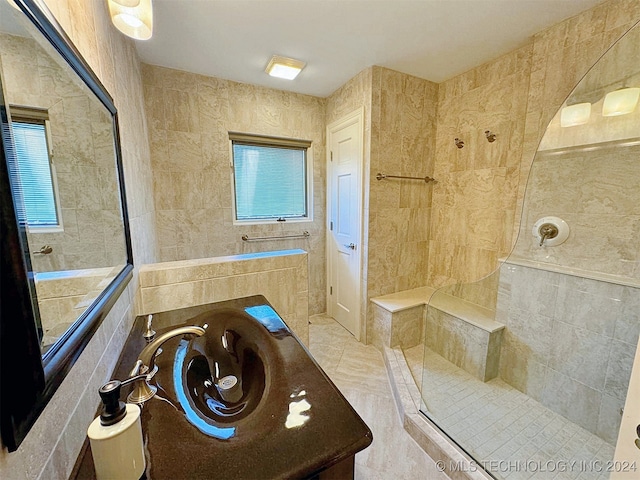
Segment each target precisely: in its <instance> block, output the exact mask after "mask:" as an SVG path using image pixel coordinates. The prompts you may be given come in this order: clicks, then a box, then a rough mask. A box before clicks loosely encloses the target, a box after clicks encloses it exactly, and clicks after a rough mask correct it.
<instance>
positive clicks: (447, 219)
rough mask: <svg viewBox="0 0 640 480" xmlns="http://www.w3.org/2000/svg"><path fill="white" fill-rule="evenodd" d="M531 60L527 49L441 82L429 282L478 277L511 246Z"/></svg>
mask: <svg viewBox="0 0 640 480" xmlns="http://www.w3.org/2000/svg"><path fill="white" fill-rule="evenodd" d="M531 57H532V46H531V45H527V46H525V47H522V48H520V49H518V50H515V51H512V52H510V53H508V54H506V55H504V56H502V57H500V58H498V59H497V60H494V61H492V62H488V63H485V64H484V65H481V66H480V67H477V68H475V69H473V70H470V71H468V72H466V73H464V74H462V75H459V76H457V77H454V78H452V79H450V80H447V81H445V82H443V83H442V84H440V89H439V96H438V129H437V135H436V150H435V159H434V163H435V167H434V174H433V175H434V177H435V178H436V179H437V180H438V183H437V184H435V185H434V187H433V201H432V202H433V207H432V211H433V212H432V216H431V226H430V231H431V232H432V234H431V235H430V237H429V260H428V267H427V268H426V269H425V272H426V281H427V283H428V284H429V285H432V286H436V287H437V286H442V285H447V284H450V283H455V282H469V281H474V280H477V279H479V278H481V277H482V276H484V275H486V274H488V273H490V272H491V271H493V270H494V269H495V268H496V266H497V259H498V258H499V257H500V256H502V255H505V254H506V253H508V252H509V250H510V249H511V243H512V231H513V224H514V222H515V221H516V220H515V217H516V211H515V208H516V195H517V191H518V190H517V189H518V181H519V179H520V162H521V156H522V141H523V134H524V126H525V116H526V109H527V92H528V89H529V72H530V69H531ZM486 130H490V131H491V132H493V133H495V134H496V136H497V139H496V141H495V142H493V143H489V142H488V141H487V139H486V137H485V133H484V132H485V131H486ZM455 138H459V139H461V140H462V141H464V147H463V148H461V149H460V148H458V147H456V145H455Z"/></svg>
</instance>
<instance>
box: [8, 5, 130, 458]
mask: <svg viewBox="0 0 640 480" xmlns="http://www.w3.org/2000/svg"><path fill="white" fill-rule="evenodd" d="M0 1H2V0H0ZM14 1H15V3H16V4H17V5H18V6H19V8H20V9H21V10H22V11H23V13H24V14H25V15H26V16H27V18H28V19H29V20H30V21H31V22H32V23H33V25H34V26H35V27H36V28H37V29H38V30H39V31H40V33H42V34H43V35H44V37H45V38H46V39H47V40H48V41H49V42H50V44H51V45H52V46H53V47H54V49H55V50H56V51H57V52H58V53H59V54H60V55H61V56H62V58H63V59H64V60H65V61H66V62H67V63H68V64H69V66H71V68H72V69H73V70H74V71H75V73H76V74H77V75H78V76H79V77H80V79H81V80H82V81H84V83H85V84H86V86H87V87H88V88H89V90H91V92H93V94H94V95H95V96H96V97H97V99H98V100H99V101H100V102H101V103H102V104H103V105H104V106H105V108H106V109H107V110H108V111H109V113H110V114H111V118H112V125H113V135H114V150H115V157H116V158H115V161H116V168H117V175H118V179H117V180H118V186H119V189H120V202H121V208H122V220H123V228H124V234H125V248H126V256H127V258H126V265H125V267H124V268H123V269H122V270H121V271H120V273H119V274H118V275H117V276H116V277H115V278H114V280H113V281H112V282H111V283H110V284H109V285H108V287H107V288H106V289H105V290H104V291H103V292H102V293H101V294H100V296H98V297H97V298H96V300H95V301H94V302H93V304H91V305H90V306H89V307H88V308H87V310H86V311H85V312H84V313H83V314H82V315H81V316H80V317H78V319H77V320H76V321H75V322H74V324H73V325H72V327H71V328H70V329H69V330H67V331H66V332H65V333H64V334H63V335H62V337H60V339H58V341H57V342H56V343H54V344H53V345H52V346H51V348H50V349H49V350H48V351H47V352H46V353H45V354H44V355H42V354H41V352H40V346H39V344H40V341H39V338H38V334H37V331H36V323H35V320H36V318H37V316H38V311H37V308H34V307H33V304H32V297H31V294H30V288H33V285H34V283H33V272H31V271H30V270H31V267H30V259H29V250H28V248H29V247H28V244H27V242H26V232H25V228H24V227H21V226H20V225H19V224H18V221H17V219H16V214H15V209H14V204H13V198H12V195H11V189H10V186H9V177H8V170H7V163H6V155H5V152H6V150H5V148H6V147H5V145H4V139H3V138H2V136H0V147H1V148H0V163H1V165H0V232H1V238H2V240H1V241H0V243H1V244H2V245H1V246H0V248H1V250H0V252H1V256H2V258H0V285H1V296H0V431H1V434H2V443H3V444H4V446H6V447H7V448H8V450H9V451H10V452H12V451H15V450H17V448H18V446H19V445H20V443H21V442H22V441H23V440H24V438H25V437H26V435H27V433H28V432H29V430H30V429H31V427H32V426H33V424H34V423H35V421H36V420H37V418H38V416H39V415H40V414H41V413H42V411H43V410H44V408H45V407H46V405H47V403H48V402H49V400H50V399H51V398H52V397H53V395H54V394H55V392H56V390H57V389H58V387H59V386H60V385H61V384H62V381H63V380H64V379H65V377H66V375H67V374H68V373H69V371H70V370H71V367H72V366H73V365H74V364H75V362H76V360H78V358H79V357H80V354H81V353H82V351H83V350H84V348H85V347H86V346H87V344H88V343H89V341H90V340H91V337H92V336H93V334H94V333H95V332H96V330H97V329H98V327H99V326H100V324H101V323H102V321H103V320H104V318H105V317H106V316H107V314H108V313H109V311H110V310H111V308H112V307H113V305H114V304H115V302H116V301H117V300H118V298H119V297H120V295H121V294H122V292H123V291H124V289H125V287H126V286H127V284H128V283H129V281H130V280H131V278H132V277H133V273H132V272H133V253H132V246H131V234H130V230H129V217H128V212H127V202H126V195H125V184H124V172H123V168H122V154H121V150H120V134H119V129H118V115H117V110H116V107H115V105H114V103H113V99H112V98H111V96H110V95H109V93H108V92H107V90H106V89H105V87H104V86H103V85H102V83H101V82H100V80H99V79H98V77H97V76H96V75H95V73H94V72H93V71H92V70H91V68H90V66H89V64H88V63H87V62H86V61H85V60H84V59H83V58H82V55H81V54H80V52H79V51H78V50H77V49H76V47H75V46H74V45H73V43H72V42H71V40H70V39H69V37H68V36H67V35H66V33H65V32H64V30H63V29H62V28H61V26H60V25H59V24H58V22H57V21H56V19H55V17H54V16H53V14H52V13H51V12H50V10H49V9H48V8H47V6H46V5H45V4H44V2H43V1H42V0H14ZM1 81H2V78H1V75H0V87H1ZM0 92H1V91H0ZM0 126H1V127H2V128H3V129H4V128H7V126H8V115H7V104H6V103H5V99H4V98H3V95H1V94H0Z"/></svg>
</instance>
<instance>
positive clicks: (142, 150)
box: [0, 0, 157, 480]
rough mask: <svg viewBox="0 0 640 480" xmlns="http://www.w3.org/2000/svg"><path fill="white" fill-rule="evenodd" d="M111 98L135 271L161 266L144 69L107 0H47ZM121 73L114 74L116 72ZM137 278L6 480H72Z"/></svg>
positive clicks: (125, 326)
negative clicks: (115, 25) (117, 126)
mask: <svg viewBox="0 0 640 480" xmlns="http://www.w3.org/2000/svg"><path fill="white" fill-rule="evenodd" d="M45 3H46V4H47V6H48V7H49V8H50V9H51V11H52V13H53V14H54V16H55V18H56V19H57V20H58V22H59V23H60V24H61V26H62V28H63V29H64V30H65V32H66V33H67V35H68V36H69V37H70V38H71V40H72V41H73V43H74V45H75V46H76V47H77V48H78V49H79V51H80V52H81V54H82V55H83V57H84V58H85V59H86V60H87V62H88V63H89V65H90V66H91V68H92V69H93V71H94V72H95V73H96V74H97V76H98V77H99V78H100V80H101V81H102V83H103V84H104V85H105V87H106V88H107V90H108V91H109V92H110V94H111V95H112V96H113V98H114V101H115V104H116V107H117V108H118V117H119V123H120V137H121V143H122V154H123V163H124V173H125V183H126V193H127V206H128V209H129V221H130V227H131V236H132V240H133V255H134V261H135V263H136V265H140V264H143V263H153V262H155V261H157V253H156V252H157V248H156V231H155V212H154V203H153V191H152V190H153V182H152V176H151V162H150V155H149V145H148V142H147V138H148V136H147V131H146V130H147V127H146V118H145V115H144V103H143V93H142V81H141V75H140V63H139V61H138V57H137V54H136V51H135V47H134V44H133V41H130V40H128V39H126V37H124V36H122V35H121V34H120V33H118V32H117V31H116V30H115V29H114V28H113V27H112V25H111V20H110V18H109V15H108V11H107V4H106V2H104V1H102V0H45ZM116 73H117V74H116ZM137 291H138V275H137V271H135V273H134V279H133V281H132V282H131V283H130V285H129V286H128V287H127V289H126V290H125V291H124V292H123V294H122V295H121V296H120V298H119V299H118V301H117V302H116V305H115V306H114V307H113V308H112V310H111V312H110V313H109V315H108V316H107V318H106V319H105V320H104V322H103V324H102V325H101V326H100V328H99V329H98V331H97V332H96V334H95V335H94V336H93V338H92V339H91V342H90V343H89V345H88V346H87V347H86V348H85V350H84V351H83V353H82V355H81V356H80V358H79V359H78V361H77V362H76V364H75V365H74V367H73V369H72V370H71V371H70V373H69V375H68V376H67V377H66V379H65V380H64V382H63V383H62V385H61V386H60V388H59V390H58V392H57V393H56V395H55V396H54V397H53V399H52V401H51V402H50V403H49V405H48V406H47V408H46V409H45V410H44V412H43V413H42V414H41V415H40V417H39V418H38V420H37V422H36V423H35V425H34V426H33V428H32V429H31V431H30V432H29V434H28V435H27V437H26V439H25V441H24V443H23V444H22V446H21V447H20V448H19V449H18V450H17V451H16V452H13V453H10V454H9V453H8V452H7V451H6V449H4V448H3V449H2V450H0V477H1V478H2V479H3V480H5V479H6V480H13V479H16V480H24V479H36V478H42V479H50V478H67V477H68V476H69V473H70V472H71V469H72V468H73V465H74V462H75V459H76V457H77V455H78V452H79V451H80V448H81V446H82V443H83V442H84V439H85V436H86V429H87V427H88V425H89V423H91V421H92V420H93V416H94V415H95V412H96V409H97V407H98V404H99V398H98V395H97V389H98V387H99V386H100V385H102V384H103V383H105V382H106V381H107V380H108V379H109V375H110V374H111V371H112V370H113V367H114V366H115V362H116V360H117V359H118V356H119V354H120V351H121V349H122V346H123V345H124V341H125V340H126V338H127V335H128V334H129V331H130V330H131V325H132V322H133V318H134V315H135V312H134V310H135V298H136V295H137Z"/></svg>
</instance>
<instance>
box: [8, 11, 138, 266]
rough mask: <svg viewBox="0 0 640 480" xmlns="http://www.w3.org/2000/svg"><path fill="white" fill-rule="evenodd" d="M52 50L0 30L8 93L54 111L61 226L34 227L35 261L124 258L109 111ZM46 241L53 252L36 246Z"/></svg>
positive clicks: (103, 262)
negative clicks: (50, 229) (44, 230)
mask: <svg viewBox="0 0 640 480" xmlns="http://www.w3.org/2000/svg"><path fill="white" fill-rule="evenodd" d="M11 13H13V12H11ZM51 55H57V53H56V52H55V51H54V50H53V49H52V48H47V49H45V48H43V47H42V46H40V44H38V42H37V41H36V40H34V39H33V38H31V37H19V36H15V35H7V34H2V35H0V60H1V61H2V72H3V78H4V94H5V101H7V102H8V103H9V104H10V105H16V106H23V107H31V108H40V109H45V110H46V111H47V112H48V116H49V123H48V127H49V128H48V132H47V135H48V140H49V144H50V147H51V151H52V162H53V165H54V166H55V171H54V179H57V181H56V182H55V184H56V186H57V191H56V199H57V202H59V205H60V214H61V221H62V225H63V228H64V232H56V233H40V232H38V231H37V230H36V229H33V230H31V231H30V232H29V233H28V242H29V247H30V251H31V252H32V255H31V264H32V265H33V268H34V271H36V272H50V271H54V270H76V269H86V268H91V267H107V266H110V265H118V264H123V263H125V260H126V250H125V241H124V234H123V231H122V220H121V216H120V199H119V197H118V191H117V189H116V188H114V187H115V185H117V181H118V178H117V174H116V163H115V153H114V151H113V144H112V142H111V131H112V125H111V117H110V116H109V115H107V113H108V112H107V111H106V109H104V108H103V107H102V105H101V104H100V103H99V101H98V100H93V99H91V98H90V97H89V96H88V91H87V88H86V87H81V86H80V85H78V84H77V82H76V78H77V77H76V76H75V74H74V73H73V72H72V71H71V68H70V67H68V66H61V65H60V64H58V63H57V62H56V60H55V59H53V58H52V57H51ZM55 58H56V59H57V58H58V57H57V56H56V57H55ZM44 245H50V246H51V247H52V248H53V252H52V253H50V254H48V255H35V254H33V252H35V251H38V250H40V248H41V247H42V246H44Z"/></svg>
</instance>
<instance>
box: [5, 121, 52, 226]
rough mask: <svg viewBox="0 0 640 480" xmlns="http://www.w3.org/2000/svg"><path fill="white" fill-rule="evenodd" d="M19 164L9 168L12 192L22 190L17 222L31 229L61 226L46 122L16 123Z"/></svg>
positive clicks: (17, 158) (15, 137)
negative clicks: (54, 190)
mask: <svg viewBox="0 0 640 480" xmlns="http://www.w3.org/2000/svg"><path fill="white" fill-rule="evenodd" d="M11 128H12V130H13V139H14V143H15V157H16V162H15V165H14V168H11V169H10V176H11V186H12V189H14V190H15V189H16V188H19V189H20V191H21V192H20V193H21V195H16V192H15V191H14V197H16V198H20V197H22V200H23V201H22V202H19V201H17V202H16V210H17V214H18V220H19V221H20V222H21V223H26V224H27V225H29V226H30V227H55V226H58V225H59V221H58V212H57V209H56V202H55V196H54V193H53V181H52V178H51V166H50V164H49V149H48V146H47V137H46V132H45V125H44V123H30V122H22V121H13V122H12V124H11Z"/></svg>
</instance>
